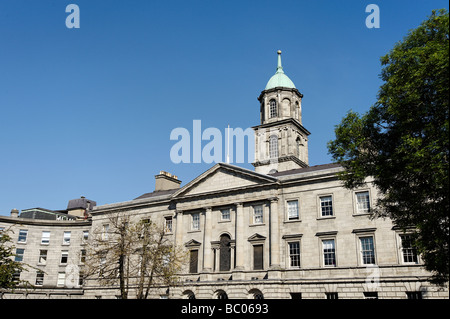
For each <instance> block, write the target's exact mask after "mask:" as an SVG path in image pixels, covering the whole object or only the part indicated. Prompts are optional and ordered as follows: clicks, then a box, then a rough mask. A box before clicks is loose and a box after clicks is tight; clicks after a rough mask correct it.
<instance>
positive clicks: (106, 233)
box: [102, 224, 109, 240]
mask: <svg viewBox="0 0 450 319" xmlns="http://www.w3.org/2000/svg"><path fill="white" fill-rule="evenodd" d="M108 237H109V224H104V225H103V231H102V240H108Z"/></svg>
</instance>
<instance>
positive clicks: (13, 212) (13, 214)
mask: <svg viewBox="0 0 450 319" xmlns="http://www.w3.org/2000/svg"><path fill="white" fill-rule="evenodd" d="M11 217H14V218H17V217H19V211H18V210H17V209H16V208H14V209H12V210H11Z"/></svg>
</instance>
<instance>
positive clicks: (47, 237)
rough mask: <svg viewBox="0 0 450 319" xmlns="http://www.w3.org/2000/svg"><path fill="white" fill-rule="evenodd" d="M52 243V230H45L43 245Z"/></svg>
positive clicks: (42, 237) (42, 239) (42, 238)
mask: <svg viewBox="0 0 450 319" xmlns="http://www.w3.org/2000/svg"><path fill="white" fill-rule="evenodd" d="M49 243H50V232H49V231H43V232H42V236H41V244H42V245H48V244H49Z"/></svg>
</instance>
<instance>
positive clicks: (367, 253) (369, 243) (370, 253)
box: [360, 236, 375, 265]
mask: <svg viewBox="0 0 450 319" xmlns="http://www.w3.org/2000/svg"><path fill="white" fill-rule="evenodd" d="M360 241H361V257H362V263H363V265H373V264H375V247H374V245H373V237H372V236H370V237H361V238H360Z"/></svg>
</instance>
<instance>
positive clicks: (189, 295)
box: [183, 290, 195, 299]
mask: <svg viewBox="0 0 450 319" xmlns="http://www.w3.org/2000/svg"><path fill="white" fill-rule="evenodd" d="M183 296H184V298H186V299H195V294H194V293H193V292H192V290H186V291H185V292H183Z"/></svg>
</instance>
